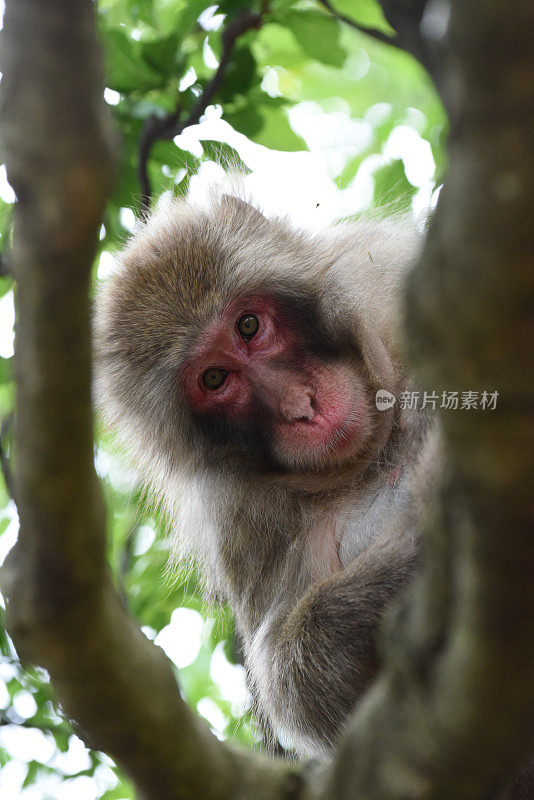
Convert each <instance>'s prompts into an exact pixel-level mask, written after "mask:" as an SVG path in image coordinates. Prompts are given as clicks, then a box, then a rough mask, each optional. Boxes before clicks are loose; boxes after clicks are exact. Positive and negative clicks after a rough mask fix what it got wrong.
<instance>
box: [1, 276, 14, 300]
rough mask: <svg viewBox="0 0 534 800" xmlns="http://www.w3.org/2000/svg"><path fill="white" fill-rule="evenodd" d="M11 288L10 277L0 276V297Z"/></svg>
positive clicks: (11, 281)
mask: <svg viewBox="0 0 534 800" xmlns="http://www.w3.org/2000/svg"><path fill="white" fill-rule="evenodd" d="M12 288H13V280H12V278H6V277H0V297H3V296H4V295H5V294H7V293H8V292H9V290H10V289H12Z"/></svg>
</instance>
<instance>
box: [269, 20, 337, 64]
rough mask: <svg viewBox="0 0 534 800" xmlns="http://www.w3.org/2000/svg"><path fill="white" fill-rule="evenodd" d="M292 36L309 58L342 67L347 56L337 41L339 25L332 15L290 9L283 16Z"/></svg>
mask: <svg viewBox="0 0 534 800" xmlns="http://www.w3.org/2000/svg"><path fill="white" fill-rule="evenodd" d="M282 21H283V22H285V24H286V25H287V27H288V28H289V30H290V31H291V32H292V34H293V36H294V37H295V39H296V40H297V42H298V43H299V45H300V46H301V47H302V49H303V50H304V52H305V53H306V55H307V56H309V57H310V58H314V59H317V60H318V61H322V62H323V63H324V64H330V65H331V66H334V67H342V66H343V64H344V63H345V58H346V56H347V54H346V52H345V50H344V49H343V47H342V46H341V43H340V41H339V37H340V27H339V23H338V21H337V20H336V19H334V17H330V16H327V15H326V14H319V13H317V12H316V11H311V10H304V11H291V12H289V13H288V14H286V15H285V16H284V19H283V20H282Z"/></svg>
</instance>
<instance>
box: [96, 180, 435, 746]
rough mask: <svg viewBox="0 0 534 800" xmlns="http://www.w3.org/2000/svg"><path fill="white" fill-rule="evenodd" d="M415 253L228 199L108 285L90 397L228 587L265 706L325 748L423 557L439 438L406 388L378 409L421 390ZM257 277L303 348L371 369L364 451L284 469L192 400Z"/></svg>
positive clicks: (397, 233) (190, 211)
mask: <svg viewBox="0 0 534 800" xmlns="http://www.w3.org/2000/svg"><path fill="white" fill-rule="evenodd" d="M417 249H418V237H417V235H416V234H415V232H414V231H413V230H412V229H411V228H410V227H409V226H408V225H406V224H404V225H402V226H400V225H398V224H396V223H394V222H388V221H380V222H372V221H368V222H362V223H360V224H354V225H345V226H343V225H342V226H336V227H333V228H331V229H329V230H327V231H324V232H322V233H320V234H317V235H311V234H305V233H302V232H299V231H297V230H294V229H293V228H292V227H291V225H290V223H289V222H288V221H287V220H285V219H271V220H268V219H266V217H264V216H263V214H261V213H260V212H259V211H258V210H256V209H255V208H254V207H253V206H252V205H250V204H249V203H246V202H244V201H242V200H240V199H238V198H234V197H230V196H228V195H222V194H219V195H218V196H214V197H213V198H212V200H211V202H210V203H209V205H208V206H207V207H206V208H204V209H202V208H197V207H194V206H192V205H189V204H188V203H186V202H179V201H176V202H175V203H174V204H172V205H171V206H168V207H167V208H165V209H164V210H160V211H159V212H157V213H156V214H155V215H154V216H153V217H152V218H151V219H149V220H148V222H147V223H146V224H144V225H143V226H142V228H141V229H140V230H139V232H138V233H137V234H136V235H135V236H134V237H133V239H132V240H131V241H130V243H129V245H128V246H127V247H126V249H125V251H124V252H123V253H122V254H121V256H120V259H119V268H118V271H117V273H116V275H115V276H114V277H112V278H111V279H110V280H109V281H108V282H107V283H106V285H105V286H104V287H103V288H102V289H101V290H100V292H99V296H98V300H97V310H96V323H95V329H96V333H95V336H96V352H97V358H96V380H95V396H96V399H97V401H98V403H99V405H100V407H101V408H102V409H103V412H104V414H105V416H106V417H107V419H108V420H109V421H110V422H111V423H112V424H113V425H114V426H116V428H117V429H118V430H119V431H120V433H121V435H122V437H124V438H125V439H126V440H127V441H128V442H129V443H130V445H131V446H132V447H133V449H134V450H135V454H136V457H137V460H138V463H139V464H140V465H141V466H142V469H143V470H144V474H145V476H146V480H147V482H148V483H149V484H150V486H151V487H152V489H153V491H154V492H155V493H156V495H157V496H159V497H160V498H161V499H162V500H163V501H164V503H165V505H166V507H167V508H168V509H169V510H170V514H171V517H172V519H173V525H174V527H175V529H176V537H177V541H178V542H179V547H180V550H181V551H184V552H187V553H192V554H193V555H194V557H195V558H196V559H197V561H198V562H199V563H200V566H201V570H202V574H203V576H204V580H205V584H206V588H207V590H208V591H209V592H211V593H212V594H213V595H215V596H217V597H220V598H222V599H226V600H227V601H228V602H229V604H230V606H231V608H232V610H233V612H234V614H235V618H236V622H237V627H238V630H239V633H240V636H241V638H242V641H243V645H244V651H245V658H246V667H247V673H248V677H249V682H250V688H251V691H252V693H253V695H254V697H255V699H256V703H257V706H258V709H259V712H260V714H261V715H264V717H265V719H266V720H267V725H268V726H269V727H271V728H272V729H273V730H274V731H275V732H276V733H277V734H279V735H281V736H282V737H283V741H284V742H286V743H287V742H289V743H291V745H292V746H293V747H294V748H295V749H296V751H297V752H298V753H299V754H305V755H324V754H326V753H328V751H329V749H330V748H331V746H332V744H333V743H334V741H335V739H336V737H337V735H338V733H339V730H340V728H341V727H342V726H343V724H344V722H345V720H346V717H347V714H348V713H349V711H350V710H351V709H352V708H353V706H354V705H355V703H356V702H357V700H358V697H359V696H360V694H361V692H362V690H363V689H364V688H365V687H366V685H367V684H368V682H369V680H370V679H371V678H372V676H373V675H374V673H375V670H376V668H377V658H378V656H377V629H378V628H379V623H380V620H381V617H382V614H383V612H384V609H385V608H386V607H387V606H388V604H389V603H390V602H391V600H392V599H393V598H394V597H395V596H396V595H397V594H398V592H399V591H400V589H401V588H402V587H403V586H404V584H405V583H406V582H407V581H408V580H409V579H410V578H411V576H412V575H413V573H414V571H415V570H416V567H417V549H418V548H417V540H418V527H419V520H420V517H421V513H422V509H423V507H424V506H425V504H426V502H427V497H428V492H429V491H430V488H429V487H430V486H431V485H432V483H433V476H434V474H435V472H436V467H437V464H438V462H439V458H438V456H437V454H436V448H437V437H436V435H435V431H434V429H433V426H431V424H430V423H429V421H428V419H427V418H426V417H425V416H423V415H421V414H418V413H417V412H413V411H409V410H403V409H401V408H400V404H399V402H397V403H396V404H395V405H394V407H393V408H390V409H388V410H386V411H378V410H376V408H375V405H374V398H375V393H376V391H377V390H378V389H386V390H388V391H389V392H391V393H392V394H394V395H395V396H396V397H397V398H398V397H399V395H400V393H401V392H402V391H405V390H407V389H408V388H409V380H408V378H407V377H406V375H405V373H404V370H403V368H402V366H401V347H400V337H399V333H398V330H399V324H398V314H399V303H400V297H401V289H402V283H403V278H404V275H405V274H406V272H407V271H408V270H409V268H410V266H411V264H412V263H413V261H414V258H415V256H416V253H417ZM258 292H259V293H261V294H262V295H268V296H270V295H273V296H274V297H276V298H277V302H279V303H281V304H283V305H284V308H285V307H287V308H288V309H289V310H290V314H291V319H292V320H295V325H298V326H299V330H303V331H304V332H303V336H305V337H306V347H309V348H315V350H316V351H317V352H319V353H321V358H324V359H325V362H327V363H329V360H330V361H331V360H335V359H338V360H339V361H340V363H342V364H347V365H349V367H350V369H352V370H354V371H355V372H357V374H358V379H359V380H360V381H361V382H362V384H363V385H364V387H365V395H366V399H367V400H368V401H369V409H372V410H371V411H369V424H370V426H371V428H372V435H371V436H370V439H369V441H368V442H367V443H366V446H365V448H364V450H363V451H362V452H359V453H358V455H357V457H354V458H352V459H349V460H348V462H343V463H341V464H327V465H326V466H325V465H324V464H322V463H321V462H320V460H318V461H317V463H310V462H309V460H308V462H307V463H305V464H304V465H302V464H299V463H298V460H297V461H295V462H294V463H291V464H288V463H282V464H281V463H280V462H279V461H278V460H277V459H276V457H273V451H272V445H271V444H270V442H269V438H268V436H266V434H265V431H264V430H263V429H262V426H261V425H260V426H256V429H254V428H251V427H250V426H248V427H245V428H243V429H242V430H241V429H240V428H239V426H235V427H234V429H233V430H232V435H230V434H228V435H226V432H225V428H224V426H221V425H220V424H219V423H216V422H211V421H210V420H209V419H208V420H207V421H206V420H199V419H198V415H195V414H194V413H192V411H191V409H190V408H189V407H188V403H187V401H186V400H185V399H184V397H183V393H182V392H181V389H180V375H181V370H182V369H183V368H184V364H185V363H186V361H187V358H188V356H189V354H190V353H191V352H192V350H193V349H194V347H195V346H196V343H197V342H198V340H199V338H200V339H201V338H202V337H203V336H204V335H205V331H206V330H207V329H208V328H209V325H210V323H211V322H212V321H213V320H214V319H217V318H219V316H220V315H221V313H222V312H223V310H224V309H225V308H226V307H227V306H228V303H230V302H231V301H232V299H233V298H235V297H236V296H241V295H243V296H247V295H249V294H254V293H258ZM292 324H293V323H292ZM336 363H337V362H336ZM225 437H226V438H225Z"/></svg>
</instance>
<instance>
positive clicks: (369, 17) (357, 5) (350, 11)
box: [332, 0, 395, 35]
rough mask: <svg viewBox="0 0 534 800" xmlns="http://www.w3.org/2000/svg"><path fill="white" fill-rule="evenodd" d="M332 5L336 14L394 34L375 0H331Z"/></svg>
mask: <svg viewBox="0 0 534 800" xmlns="http://www.w3.org/2000/svg"><path fill="white" fill-rule="evenodd" d="M332 7H333V9H334V11H335V12H337V13H338V14H343V16H345V17H348V18H349V19H352V20H354V22H359V23H360V25H365V26H366V27H367V28H377V29H378V30H380V31H383V32H384V33H389V34H391V35H394V34H395V31H394V30H393V28H392V27H391V25H389V23H388V22H387V21H386V18H385V17H384V12H383V11H382V7H381V6H380V5H379V3H377V2H376V0H332Z"/></svg>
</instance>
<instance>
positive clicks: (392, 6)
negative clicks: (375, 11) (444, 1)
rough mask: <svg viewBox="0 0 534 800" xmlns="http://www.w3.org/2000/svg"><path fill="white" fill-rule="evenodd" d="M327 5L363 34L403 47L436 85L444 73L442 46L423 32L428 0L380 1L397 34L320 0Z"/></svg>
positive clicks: (328, 1) (318, 0) (328, 0)
mask: <svg viewBox="0 0 534 800" xmlns="http://www.w3.org/2000/svg"><path fill="white" fill-rule="evenodd" d="M317 2H318V3H320V4H321V5H322V6H324V8H326V9H328V11H329V12H330V13H331V14H332V15H333V16H334V17H335V18H336V19H338V20H340V22H344V23H345V24H347V25H350V27H351V28H354V29H355V30H357V31H360V32H361V33H364V34H366V35H367V36H370V37H371V38H373V39H375V40H376V41H378V42H383V43H384V44H390V45H393V47H396V48H398V49H399V50H404V51H405V52H406V53H410V55H412V56H413V57H414V58H416V59H417V60H418V61H419V63H420V64H422V65H423V67H424V68H425V69H426V70H427V72H428V73H429V75H430V76H431V77H432V79H433V80H434V83H435V84H436V86H437V87H439V84H440V76H441V61H442V58H441V53H442V46H441V45H440V44H439V43H436V42H430V41H428V40H427V39H426V38H425V37H424V36H423V34H422V33H421V20H422V18H423V14H424V12H425V10H426V6H427V0H411V1H410V2H408V3H401V4H399V3H398V2H396V0H394V2H391V0H378V2H379V5H380V7H381V9H382V11H383V13H384V16H385V18H386V20H387V22H388V24H389V25H390V26H391V27H392V28H393V29H394V31H395V35H394V36H388V35H387V33H384V32H383V31H380V30H378V29H377V28H370V27H367V26H366V25H361V24H360V23H359V22H356V21H355V20H353V19H351V18H350V17H347V16H345V15H344V14H341V13H339V12H338V11H336V9H335V8H334V7H333V5H332V4H331V3H330V0H317Z"/></svg>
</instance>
